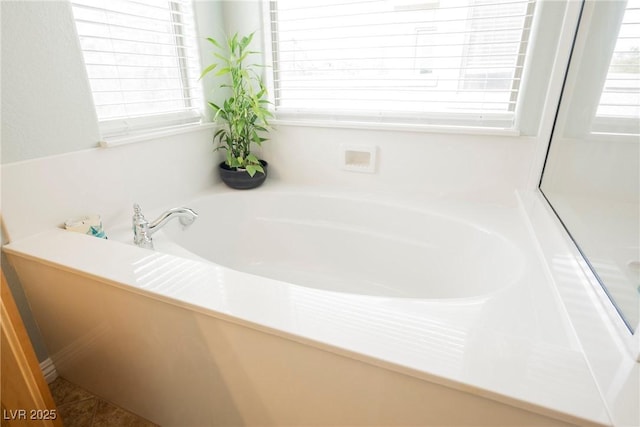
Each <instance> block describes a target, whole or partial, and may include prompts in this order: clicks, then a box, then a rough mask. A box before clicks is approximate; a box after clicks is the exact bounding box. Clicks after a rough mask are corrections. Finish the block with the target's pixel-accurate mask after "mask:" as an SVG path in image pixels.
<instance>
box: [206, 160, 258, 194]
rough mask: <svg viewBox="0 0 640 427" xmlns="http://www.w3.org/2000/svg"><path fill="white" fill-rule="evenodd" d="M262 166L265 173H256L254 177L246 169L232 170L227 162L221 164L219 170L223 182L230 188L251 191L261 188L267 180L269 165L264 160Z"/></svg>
mask: <svg viewBox="0 0 640 427" xmlns="http://www.w3.org/2000/svg"><path fill="white" fill-rule="evenodd" d="M260 164H262V169H264V173H261V172H256V173H255V174H254V175H253V176H251V175H249V172H247V171H246V170H244V169H239V170H238V169H234V168H230V167H229V166H227V165H226V164H225V162H222V163H220V165H219V166H218V170H219V171H220V178H222V182H224V183H225V184H227V185H228V186H229V187H231V188H235V189H236V190H249V189H251V188H256V187H259V186H261V185H262V183H263V182H264V180H265V179H267V166H269V164H268V163H267V162H266V161H264V160H260Z"/></svg>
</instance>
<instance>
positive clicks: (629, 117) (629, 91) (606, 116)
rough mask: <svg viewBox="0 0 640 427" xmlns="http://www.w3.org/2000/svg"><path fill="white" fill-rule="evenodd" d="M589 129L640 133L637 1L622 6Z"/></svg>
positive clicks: (639, 7)
mask: <svg viewBox="0 0 640 427" xmlns="http://www.w3.org/2000/svg"><path fill="white" fill-rule="evenodd" d="M592 130H593V131H594V132H602V133H625V134H634V135H639V134H640V0H629V1H628V2H627V4H626V8H625V10H624V16H623V18H622V23H621V24H620V29H619V31H618V37H617V39H616V44H615V48H614V50H613V53H612V55H611V62H610V64H609V69H608V71H607V76H606V79H605V82H604V86H603V89H602V93H601V94H600V102H599V103H598V108H597V112H596V119H595V120H594V125H593V129H592Z"/></svg>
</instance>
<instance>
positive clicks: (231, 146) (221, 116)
mask: <svg viewBox="0 0 640 427" xmlns="http://www.w3.org/2000/svg"><path fill="white" fill-rule="evenodd" d="M207 40H208V41H209V42H210V43H211V44H213V45H214V46H215V48H216V50H217V51H216V52H214V56H215V57H216V58H217V59H218V61H217V62H215V63H213V64H211V65H209V66H208V67H206V68H205V69H204V70H203V72H202V74H201V76H200V78H202V77H204V76H205V75H207V74H209V73H210V72H212V71H214V70H217V71H216V73H215V76H217V77H220V78H226V79H227V81H226V82H224V83H221V84H220V85H219V87H218V88H219V89H221V90H226V91H228V92H229V95H228V97H227V98H226V99H225V100H224V102H223V103H221V105H217V104H215V103H213V102H209V103H208V104H209V106H211V108H212V109H213V111H214V113H215V114H214V117H213V121H214V122H217V123H219V125H220V128H219V129H218V130H217V131H216V132H215V133H214V136H213V142H214V144H216V150H225V151H226V157H225V161H224V162H222V163H220V165H219V171H220V177H221V178H222V180H223V181H224V182H225V183H226V184H227V185H228V186H230V187H232V188H239V189H248V188H255V187H258V186H259V185H261V184H262V183H263V182H264V180H265V179H266V177H267V162H266V161H264V160H260V159H258V158H257V157H256V156H255V155H254V154H253V153H252V152H251V148H252V146H253V144H255V145H257V146H261V145H262V143H263V142H264V141H266V140H267V138H266V137H265V136H264V135H265V134H266V133H267V132H268V129H269V123H268V119H269V118H270V117H271V116H272V114H271V112H270V111H269V110H268V108H267V104H268V103H269V101H268V100H267V90H266V88H265V85H264V83H263V80H262V76H261V74H260V71H261V70H260V69H261V68H262V66H261V65H259V64H255V63H251V62H248V61H247V58H248V57H249V56H250V55H253V54H258V53H259V52H256V51H252V50H249V49H248V47H249V44H250V43H251V40H253V33H252V34H250V35H248V36H244V37H240V36H238V34H237V33H236V34H234V35H233V36H232V37H231V38H227V41H226V44H224V45H223V44H222V43H219V42H218V41H217V40H215V39H213V38H208V39H207Z"/></svg>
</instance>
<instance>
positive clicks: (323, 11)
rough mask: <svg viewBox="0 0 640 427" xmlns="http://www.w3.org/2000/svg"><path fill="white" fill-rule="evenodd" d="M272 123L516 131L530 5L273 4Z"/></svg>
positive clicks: (372, 0)
mask: <svg viewBox="0 0 640 427" xmlns="http://www.w3.org/2000/svg"><path fill="white" fill-rule="evenodd" d="M269 4H270V8H269V13H270V15H269V18H270V22H271V42H272V43H271V49H272V55H271V56H272V62H273V64H272V65H273V67H272V71H273V88H272V92H273V96H274V101H275V102H274V103H275V106H276V112H277V114H278V116H279V117H283V116H286V115H287V113H289V114H292V113H293V114H295V115H297V116H301V115H302V116H303V115H305V114H307V115H327V114H329V115H331V116H332V117H334V118H352V117H360V118H362V117H369V118H372V117H376V120H383V121H384V120H393V121H398V120H400V121H403V120H408V121H419V122H420V123H435V124H458V125H471V126H496V127H504V128H510V127H512V126H513V121H514V113H515V109H516V105H517V97H518V90H519V87H520V80H521V78H522V74H523V67H524V59H525V50H526V48H527V43H528V37H529V28H530V26H531V22H532V16H533V11H534V1H532V0H447V1H444V0H307V1H304V2H301V1H297V0H272V1H270V2H269Z"/></svg>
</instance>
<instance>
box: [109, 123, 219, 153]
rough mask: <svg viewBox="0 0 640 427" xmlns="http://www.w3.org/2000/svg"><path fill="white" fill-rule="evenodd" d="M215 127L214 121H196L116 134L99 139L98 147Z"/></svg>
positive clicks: (125, 143)
mask: <svg viewBox="0 0 640 427" xmlns="http://www.w3.org/2000/svg"><path fill="white" fill-rule="evenodd" d="M214 127H215V123H211V122H206V123H196V124H188V125H180V126H171V127H167V128H162V129H158V130H153V131H147V132H144V133H137V134H132V135H125V136H118V137H111V138H105V139H104V140H102V141H100V142H99V144H100V147H102V148H112V147H118V146H120V145H127V144H134V143H136V142H144V141H149V140H152V139H157V138H163V137H167V136H173V135H180V134H184V133H190V132H197V131H201V130H205V129H212V128H214Z"/></svg>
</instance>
